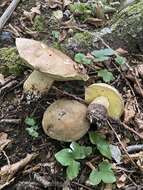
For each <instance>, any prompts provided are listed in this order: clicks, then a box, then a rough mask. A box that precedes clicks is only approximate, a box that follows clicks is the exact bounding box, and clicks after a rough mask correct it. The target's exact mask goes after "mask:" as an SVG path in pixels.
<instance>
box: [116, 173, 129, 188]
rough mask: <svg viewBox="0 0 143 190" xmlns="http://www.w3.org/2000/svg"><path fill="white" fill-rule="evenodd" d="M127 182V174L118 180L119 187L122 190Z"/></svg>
mask: <svg viewBox="0 0 143 190" xmlns="http://www.w3.org/2000/svg"><path fill="white" fill-rule="evenodd" d="M126 180H127V175H126V174H123V175H121V176H120V177H119V179H118V180H117V187H118V188H119V189H120V188H123V187H124V186H125V182H126Z"/></svg>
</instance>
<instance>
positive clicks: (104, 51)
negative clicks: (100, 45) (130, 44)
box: [91, 48, 115, 57]
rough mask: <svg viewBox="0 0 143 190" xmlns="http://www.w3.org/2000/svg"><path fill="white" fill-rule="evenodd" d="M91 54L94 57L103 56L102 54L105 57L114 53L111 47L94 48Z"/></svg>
mask: <svg viewBox="0 0 143 190" xmlns="http://www.w3.org/2000/svg"><path fill="white" fill-rule="evenodd" d="M91 54H92V55H93V56H95V57H104V56H105V57H106V56H111V55H114V54H115V51H114V50H113V49H111V48H105V49H101V50H94V51H93V52H92V53H91Z"/></svg>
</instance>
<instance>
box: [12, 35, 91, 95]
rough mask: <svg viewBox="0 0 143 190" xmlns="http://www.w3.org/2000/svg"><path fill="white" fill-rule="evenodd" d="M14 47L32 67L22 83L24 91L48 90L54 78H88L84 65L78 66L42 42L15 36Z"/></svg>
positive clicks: (62, 79)
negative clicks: (31, 70)
mask: <svg viewBox="0 0 143 190" xmlns="http://www.w3.org/2000/svg"><path fill="white" fill-rule="evenodd" d="M16 47H17V50H18V52H19V54H20V57H21V58H23V59H24V60H25V61H26V62H27V65H28V66H29V67H31V68H33V69H34V71H33V72H32V73H31V75H30V76H29V77H28V79H27V80H26V81H25V83H24V91H25V92H32V93H33V94H36V95H37V94H41V95H42V94H44V93H45V92H48V90H49V89H50V88H51V86H52V84H53V82H54V81H55V80H58V81H67V80H84V81H86V80H87V79H88V75H87V74H86V70H85V68H84V67H79V65H78V64H77V63H75V62H74V61H73V60H72V59H71V58H70V57H68V56H67V55H65V54H64V53H62V52H60V51H59V50H57V49H54V48H50V47H48V46H47V45H45V44H43V43H42V42H39V41H35V40H32V39H26V38H17V39H16Z"/></svg>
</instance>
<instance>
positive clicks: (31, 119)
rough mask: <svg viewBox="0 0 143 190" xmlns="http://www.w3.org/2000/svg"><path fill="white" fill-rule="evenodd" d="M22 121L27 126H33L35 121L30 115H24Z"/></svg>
mask: <svg viewBox="0 0 143 190" xmlns="http://www.w3.org/2000/svg"><path fill="white" fill-rule="evenodd" d="M24 122H25V124H26V125H29V126H34V125H35V124H36V121H35V120H34V119H33V118H32V117H26V119H25V121H24Z"/></svg>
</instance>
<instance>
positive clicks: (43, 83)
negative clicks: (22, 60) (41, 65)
mask: <svg viewBox="0 0 143 190" xmlns="http://www.w3.org/2000/svg"><path fill="white" fill-rule="evenodd" d="M52 84H53V79H52V78H50V77H49V76H47V75H46V74H45V73H41V72H39V71H36V70H35V71H33V72H32V73H31V74H30V75H29V77H28V78H27V80H26V81H25V82H24V84H23V89H24V92H32V93H33V94H35V95H37V94H45V93H47V92H48V91H49V89H50V88H51V86H52Z"/></svg>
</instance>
